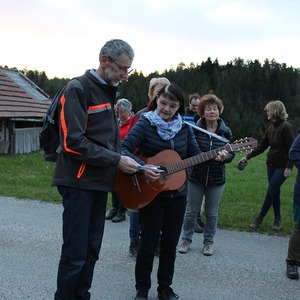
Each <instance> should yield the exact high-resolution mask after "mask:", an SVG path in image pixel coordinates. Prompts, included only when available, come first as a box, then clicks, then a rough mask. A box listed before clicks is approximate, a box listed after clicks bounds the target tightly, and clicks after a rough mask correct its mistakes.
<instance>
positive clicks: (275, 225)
mask: <svg viewBox="0 0 300 300" xmlns="http://www.w3.org/2000/svg"><path fill="white" fill-rule="evenodd" d="M280 228H281V222H280V218H275V220H274V223H273V226H272V229H273V230H279V229H280Z"/></svg>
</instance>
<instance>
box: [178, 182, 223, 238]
mask: <svg viewBox="0 0 300 300" xmlns="http://www.w3.org/2000/svg"><path fill="white" fill-rule="evenodd" d="M224 188H225V185H224V184H223V185H210V186H206V187H205V186H203V185H201V184H199V183H195V182H193V181H189V182H188V196H187V206H186V210H185V215H184V221H183V234H182V238H183V239H185V240H188V241H190V242H192V238H193V234H194V225H195V219H196V217H197V214H198V212H199V211H200V209H201V205H202V201H203V196H205V203H204V210H205V215H206V221H205V227H204V232H203V237H204V240H203V243H213V239H214V236H215V234H216V230H217V225H218V210H219V203H220V200H221V197H222V194H223V191H224Z"/></svg>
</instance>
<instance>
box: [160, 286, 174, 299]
mask: <svg viewBox="0 0 300 300" xmlns="http://www.w3.org/2000/svg"><path fill="white" fill-rule="evenodd" d="M157 297H158V299H159V300H177V299H179V296H178V295H176V294H175V293H174V292H173V290H172V289H171V288H170V287H168V288H166V289H163V290H162V291H159V292H158V294H157Z"/></svg>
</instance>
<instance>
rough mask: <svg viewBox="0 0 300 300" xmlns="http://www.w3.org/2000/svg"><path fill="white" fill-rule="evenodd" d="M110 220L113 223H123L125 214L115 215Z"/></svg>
mask: <svg viewBox="0 0 300 300" xmlns="http://www.w3.org/2000/svg"><path fill="white" fill-rule="evenodd" d="M111 220H112V222H114V223H120V222H123V221H125V220H126V215H125V212H119V213H117V214H116V215H115V216H114V217H113V218H112V219H111Z"/></svg>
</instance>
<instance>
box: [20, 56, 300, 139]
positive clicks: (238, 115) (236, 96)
mask: <svg viewBox="0 0 300 300" xmlns="http://www.w3.org/2000/svg"><path fill="white" fill-rule="evenodd" d="M23 72H24V73H25V75H26V76H28V77H29V78H30V79H31V80H32V81H33V82H35V83H36V84H37V85H38V86H39V87H40V88H42V89H43V90H44V91H45V92H46V93H48V94H49V95H50V96H51V97H53V96H54V94H55V93H56V91H57V90H58V89H59V88H60V87H61V86H62V85H64V84H65V83H66V82H67V81H68V80H69V79H66V78H63V79H59V78H56V77H55V78H53V79H48V78H47V76H46V74H45V72H38V71H27V70H23ZM159 76H164V77H166V78H168V79H169V80H170V81H171V82H172V83H174V84H177V85H178V86H180V87H181V88H182V89H183V91H184V93H185V96H186V105H188V95H189V94H191V93H195V92H197V93H199V94H200V95H204V94H208V93H212V92H213V93H215V94H216V95H217V96H218V97H219V98H221V99H222V100H223V102H224V112H223V114H222V118H223V119H224V121H225V122H226V124H227V125H228V126H229V127H230V128H231V129H232V132H233V134H234V137H235V138H237V139H238V138H241V137H245V136H253V137H256V138H261V137H262V135H263V133H264V131H265V129H266V126H267V125H268V123H267V118H266V113H265V111H264V107H265V105H266V104H267V103H268V102H269V101H271V100H277V99H278V100H281V101H282V102H283V103H284V104H285V106H286V109H287V112H288V114H289V121H290V122H291V123H292V124H293V126H294V128H295V132H296V133H298V132H299V131H300V70H299V69H295V68H293V67H287V65H286V64H279V63H277V62H276V61H275V60H272V61H269V60H265V61H264V63H263V64H261V63H260V62H259V61H258V60H255V61H247V62H244V60H243V59H240V58H238V59H235V60H234V61H230V62H228V63H227V64H226V65H220V64H219V62H218V60H215V61H212V60H211V59H210V58H208V59H207V60H206V61H205V62H202V63H201V64H200V65H194V64H191V65H190V66H185V65H184V64H183V63H180V64H179V65H178V66H177V68H176V69H170V70H165V71H164V72H163V73H161V74H159V73H152V74H149V75H148V76H144V75H143V73H138V72H134V73H133V74H131V75H130V76H129V79H128V81H126V82H123V83H122V84H121V85H120V87H119V90H120V93H121V97H124V98H127V99H128V100H130V101H131V102H132V104H133V108H134V111H137V110H139V109H140V108H143V107H145V106H146V104H147V102H148V96H147V93H148V86H149V82H150V79H151V78H153V77H159Z"/></svg>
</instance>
